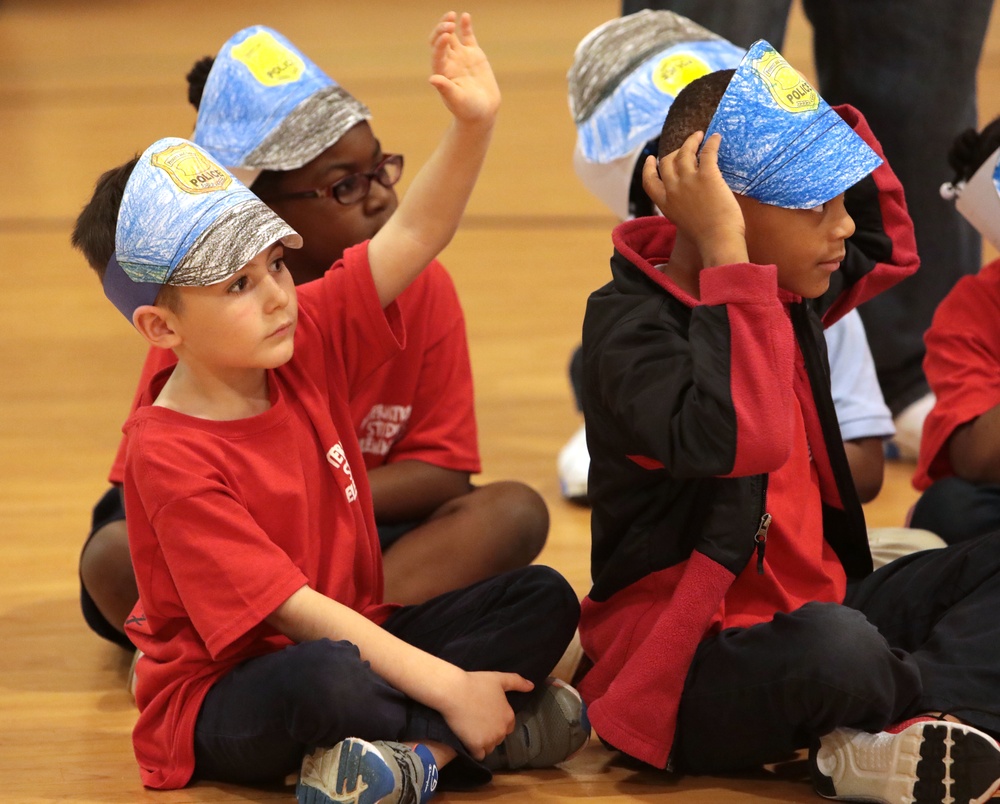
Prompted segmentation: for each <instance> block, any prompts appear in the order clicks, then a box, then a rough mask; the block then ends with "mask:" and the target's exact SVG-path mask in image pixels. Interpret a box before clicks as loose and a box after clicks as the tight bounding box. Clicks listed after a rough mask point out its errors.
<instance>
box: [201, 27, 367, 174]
mask: <svg viewBox="0 0 1000 804" xmlns="http://www.w3.org/2000/svg"><path fill="white" fill-rule="evenodd" d="M370 117H371V113H370V112H369V111H368V107H366V106H365V105H364V104H363V103H361V102H359V101H358V100H357V99H356V98H354V97H353V96H351V95H350V93H348V92H347V91H346V90H345V89H344V88H343V87H341V86H340V85H339V84H337V82H336V81H334V80H333V79H332V78H330V77H329V76H328V75H326V74H325V73H324V72H323V71H322V70H320V69H319V67H317V66H316V65H315V64H313V63H312V62H311V61H310V60H309V59H308V58H307V57H306V56H305V55H304V54H302V53H301V52H300V51H299V50H298V49H297V48H296V47H295V45H293V44H292V43H291V42H289V41H288V40H287V39H286V38H285V37H284V36H282V35H281V34H280V33H278V32H277V31H275V30H272V29H271V28H266V27H264V26H262V25H255V26H252V27H250V28H245V29H244V30H242V31H240V32H239V33H237V34H235V35H234V36H232V37H231V38H230V39H229V41H227V42H226V44H225V45H223V46H222V50H220V51H219V55H218V56H216V58H215V63H214V64H213V65H212V69H211V71H210V72H209V74H208V79H207V80H206V82H205V90H204V92H203V94H202V98H201V103H200V105H199V107H198V120H197V123H196V124H195V130H194V136H193V140H194V141H195V142H196V143H197V144H198V145H200V146H201V147H202V148H204V149H205V150H206V151H208V152H209V153H211V154H214V155H215V157H216V159H218V160H219V161H220V162H222V164H223V165H225V166H226V167H228V168H230V169H239V170H247V171H252V172H253V174H252V175H253V176H255V175H256V173H259V172H260V171H261V170H294V169H295V168H298V167H301V166H302V165H304V164H306V163H307V162H309V161H310V160H312V159H313V158H315V157H316V156H317V155H318V154H320V153H322V152H323V151H324V150H326V149H327V148H329V147H330V146H331V145H333V144H334V143H335V142H337V140H339V139H340V138H341V137H342V136H343V135H344V134H345V133H346V132H347V131H348V130H349V129H350V128H352V127H353V126H355V125H356V124H358V123H360V122H361V121H363V120H368V119H369V118H370ZM245 175H246V174H244V176H245Z"/></svg>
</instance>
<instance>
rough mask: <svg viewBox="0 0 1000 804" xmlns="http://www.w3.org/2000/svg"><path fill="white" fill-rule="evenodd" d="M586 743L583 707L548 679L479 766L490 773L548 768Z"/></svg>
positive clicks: (587, 729)
mask: <svg viewBox="0 0 1000 804" xmlns="http://www.w3.org/2000/svg"><path fill="white" fill-rule="evenodd" d="M589 739H590V721H589V720H587V707H586V705H585V704H584V703H583V699H582V698H581V697H580V693H578V692H577V691H576V690H575V689H573V688H572V687H571V686H570V685H569V684H567V683H566V682H565V681H561V680H559V679H557V678H548V679H546V681H545V683H544V684H543V685H542V686H541V687H539V688H538V689H536V690H534V691H533V692H532V693H530V695H529V700H528V703H527V705H526V706H525V707H524V708H523V709H521V711H520V712H518V713H517V718H516V721H515V724H514V731H512V732H511V733H510V734H508V735H507V737H506V739H504V741H503V742H502V743H500V745H498V746H497V747H496V748H494V749H493V750H492V751H491V752H490V753H489V754H487V756H486V759H484V760H483V764H484V765H486V767H487V768H489V769H490V770H494V771H496V770H519V769H520V768H550V767H552V766H553V765H556V764H558V763H559V762H563V761H565V760H567V759H569V758H570V757H571V756H573V755H574V754H575V753H576V752H577V751H579V750H580V749H581V748H583V746H584V745H586V743H587V740H589Z"/></svg>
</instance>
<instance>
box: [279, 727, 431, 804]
mask: <svg viewBox="0 0 1000 804" xmlns="http://www.w3.org/2000/svg"><path fill="white" fill-rule="evenodd" d="M437 781H438V769H437V765H436V764H435V762H434V758H433V757H432V756H431V753H430V751H428V750H427V748H426V747H425V746H423V745H417V746H416V747H415V748H410V747H409V746H408V745H403V744H402V743H390V742H384V741H382V740H378V741H376V742H373V743H370V742H367V741H365V740H361V739H359V738H357V737H348V738H347V739H346V740H341V741H340V742H339V743H337V744H336V745H335V746H333V747H332V748H317V749H316V750H315V751H313V752H312V753H311V754H307V755H306V757H305V759H303V760H302V770H301V771H300V773H299V783H298V785H296V788H295V796H296V798H297V799H298V802H299V804H423V803H424V802H426V801H428V800H429V799H430V797H431V796H432V795H434V790H435V789H436V788H437Z"/></svg>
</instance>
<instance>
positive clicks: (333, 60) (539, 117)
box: [0, 0, 1000, 804]
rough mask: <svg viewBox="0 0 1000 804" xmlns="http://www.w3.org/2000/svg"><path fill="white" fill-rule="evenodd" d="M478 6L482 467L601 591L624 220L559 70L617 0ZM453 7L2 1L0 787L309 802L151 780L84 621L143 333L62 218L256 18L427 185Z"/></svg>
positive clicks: (567, 794)
mask: <svg viewBox="0 0 1000 804" xmlns="http://www.w3.org/2000/svg"><path fill="white" fill-rule="evenodd" d="M468 7H469V10H471V11H472V12H473V14H474V18H475V23H476V30H477V33H478V35H479V38H480V41H481V42H482V44H483V46H484V48H485V49H486V51H487V53H488V54H489V55H490V57H491V60H492V62H493V65H494V68H495V70H496V73H497V75H498V77H499V80H500V83H501V86H502V88H503V91H504V105H503V109H502V112H501V119H500V123H499V125H498V129H497V134H496V138H495V140H494V143H495V144H494V147H493V150H492V152H491V155H490V158H489V161H488V164H487V167H486V169H485V172H484V174H483V177H482V180H481V182H480V184H479V187H478V188H477V190H476V193H475V195H474V197H473V200H472V203H471V206H470V208H469V212H468V214H467V217H466V220H465V222H464V225H463V227H462V230H461V232H460V234H459V235H458V237H457V238H456V239H455V241H454V243H453V244H452V245H451V246H450V247H449V249H448V251H447V252H446V254H445V255H444V262H445V264H446V265H447V266H448V267H449V269H450V270H451V272H452V274H453V275H454V277H455V281H456V284H457V285H458V288H459V292H460V294H461V297H462V300H463V303H464V307H465V312H466V317H467V319H468V326H469V337H470V342H471V351H472V361H473V369H474V373H475V381H476V390H477V408H478V415H479V424H480V433H481V443H482V453H483V462H484V467H485V472H484V478H485V479H500V478H520V479H523V480H525V481H527V482H529V483H531V484H532V485H534V486H535V487H536V488H537V489H538V490H539V491H540V492H541V493H542V494H543V495H544V496H545V498H546V500H547V501H548V503H549V506H550V510H551V514H552V529H551V534H550V536H549V542H548V546H547V547H546V550H545V552H544V554H543V556H542V559H541V560H542V561H543V562H544V563H548V564H550V565H552V566H554V567H556V568H557V569H559V570H561V571H562V572H563V573H564V574H565V575H566V576H567V577H568V578H569V579H570V581H571V582H572V583H573V585H574V587H575V588H576V589H577V591H578V592H579V593H580V594H581V595H583V594H585V593H586V591H587V588H588V549H589V537H588V513H587V511H586V510H584V509H581V508H578V507H575V506H573V505H570V504H568V503H566V502H564V501H563V500H562V499H561V498H560V496H559V490H558V483H557V480H556V474H555V459H556V454H557V452H558V450H559V448H560V447H561V446H562V445H563V443H564V442H565V441H566V439H567V438H568V437H569V436H570V435H571V434H572V433H573V432H574V431H575V430H576V428H577V426H578V424H579V420H578V418H577V414H576V412H575V410H574V407H573V403H572V399H571V394H570V389H569V384H568V381H567V377H566V365H567V361H568V358H569V355H570V352H571V350H572V348H573V347H574V346H575V344H576V343H577V341H578V339H579V331H580V322H581V318H582V314H583V309H584V303H585V300H586V297H587V294H588V293H589V292H590V291H591V290H593V289H594V288H596V287H598V286H599V285H601V284H603V283H604V282H605V278H606V274H607V258H608V255H609V252H610V246H609V236H608V233H609V231H610V229H611V227H612V225H613V223H614V221H613V220H612V218H611V216H610V214H609V213H607V212H606V211H605V210H604V208H603V207H602V206H601V205H600V203H599V202H597V201H596V200H595V199H593V198H591V197H590V196H589V195H588V194H587V192H586V191H585V190H584V189H583V187H582V186H581V185H580V183H579V182H578V181H577V179H576V177H575V176H574V174H573V171H572V168H571V164H570V154H571V151H572V147H573V140H574V132H573V127H572V123H571V121H570V117H569V112H568V110H567V104H566V82H565V74H566V70H567V68H568V67H569V64H570V62H571V59H572V54H573V50H574V48H575V46H576V43H577V42H578V41H579V40H580V38H581V37H582V36H583V35H584V34H585V33H587V32H588V31H589V30H591V29H592V28H593V27H594V26H596V25H598V24H600V23H601V22H604V21H605V20H607V19H610V18H611V17H613V16H615V15H616V14H617V13H618V9H619V7H618V3H617V2H615V1H614V0H575V1H574V2H570V1H569V0H558V1H557V0H551V1H550V2H529V0H506V2H503V3H500V2H492V3H489V2H486V1H485V0H474V2H470V3H469V4H468ZM445 10H447V7H446V6H444V5H441V4H438V3H429V2H426V0H413V1H412V2H405V3H400V2H388V0H370V1H369V2H366V3H349V2H344V1H341V2H338V1H337V0H326V1H325V2H319V1H318V0H299V2H297V3H285V4H274V3H265V2H260V0H245V1H244V2H239V3H237V2H215V3H209V2H203V1H202V0H199V1H198V2H195V1H194V0H176V1H175V2H171V3H167V2H163V1H162V0H148V1H147V2H142V3H139V2H129V0H90V2H86V3H81V2H72V0H0V74H2V76H3V80H2V81H0V187H2V192H0V254H2V256H3V258H4V263H5V265H4V268H3V271H2V272H0V333H2V338H3V341H2V352H3V356H2V358H0V360H2V362H0V370H2V379H0V456H2V460H0V527H2V536H0V713H2V714H0V800H2V801H16V802H43V801H56V800H58V801H70V802H75V804H85V803H86V802H108V803H111V804H114V803H116V802H147V801H149V802H151V801H155V802H158V804H180V802H193V801H199V802H208V801H212V802H235V801H254V802H265V801H266V802H271V801H274V802H278V801H291V800H292V793H291V791H290V789H288V788H284V787H277V788H273V789H268V790H257V789H247V788H240V787H231V786H225V785H214V784H198V785H195V786H193V787H191V788H188V789H185V790H179V791H172V792H163V793H160V792H151V791H147V790H144V789H143V788H142V787H141V786H140V784H139V777H138V772H137V769H136V767H135V763H134V759H133V757H132V753H131V744H130V738H129V735H130V730H131V726H132V723H133V720H134V717H135V710H134V708H133V704H132V701H131V699H130V697H129V695H128V694H127V692H126V690H125V676H126V672H127V668H128V664H129V658H130V657H129V656H128V655H126V654H125V653H124V652H123V651H121V650H119V649H118V648H116V647H113V646H111V645H109V644H105V643H104V642H102V641H101V640H100V639H98V638H97V637H95V636H94V635H92V634H91V633H90V632H89V630H88V629H87V628H86V627H85V625H84V623H83V621H82V618H81V616H80V613H79V605H78V602H77V595H78V582H77V576H76V562H77V556H78V552H79V548H80V545H81V543H82V540H83V538H84V536H85V534H86V532H87V529H88V522H89V515H90V508H91V506H92V504H93V503H94V501H95V500H96V499H97V497H98V496H99V495H100V494H101V493H102V492H103V490H104V487H105V476H106V472H107V468H108V466H109V464H110V461H111V459H112V456H113V454H114V451H115V446H116V444H117V441H118V436H119V428H120V426H121V423H122V420H123V418H124V416H125V413H126V410H127V407H128V403H129V400H130V399H131V396H132V391H133V386H134V383H135V380H136V376H137V371H138V367H139V364H140V360H141V357H142V354H143V348H142V345H141V343H140V339H139V338H138V337H137V336H136V335H135V334H134V333H133V332H131V331H130V328H129V327H128V326H127V325H126V324H125V323H124V322H123V321H122V320H121V318H120V316H119V315H118V313H117V312H116V311H115V310H114V309H113V308H112V307H111V305H110V304H108V303H107V302H106V301H105V299H104V298H103V295H102V294H101V291H100V288H99V286H98V284H97V282H96V281H95V278H94V277H93V275H92V274H91V272H90V271H89V269H88V268H87V267H86V265H85V264H84V261H83V260H82V258H81V257H80V256H79V255H78V254H76V253H75V252H73V251H71V249H70V247H69V242H68V237H69V231H70V227H71V225H72V221H73V220H74V218H75V216H76V214H77V212H78V211H79V208H80V207H81V205H82V204H83V203H84V201H85V200H86V198H87V197H89V194H90V191H91V188H92V185H93V182H94V180H95V179H96V178H97V176H98V175H99V174H100V173H101V172H102V171H103V170H105V169H107V168H109V167H111V166H113V165H117V164H119V163H121V162H123V161H124V160H125V159H127V158H128V157H130V156H131V155H132V154H133V153H135V152H137V151H141V150H142V149H144V148H145V147H146V145H148V144H149V143H150V142H152V141H153V140H155V139H157V138H159V137H161V136H166V135H180V136H187V135H188V134H189V133H190V131H191V128H192V125H193V120H194V113H193V110H192V109H191V107H190V106H188V104H187V101H186V84H185V81H184V75H185V73H186V72H187V70H188V68H189V67H190V65H191V64H192V63H193V62H194V61H195V60H196V59H197V58H198V57H200V56H202V55H206V54H214V53H215V52H216V51H217V50H218V48H219V46H220V45H221V44H222V43H223V42H224V41H225V40H226V38H228V36H229V35H230V34H232V33H234V32H235V31H237V30H239V29H240V28H242V27H245V26H247V25H250V24H254V23H264V24H268V25H271V26H273V27H275V28H277V29H278V30H280V31H281V32H283V33H284V34H286V35H287V36H288V37H289V38H290V39H291V40H292V41H293V42H295V43H296V44H297V45H298V46H300V47H301V48H302V49H303V50H304V51H305V52H306V53H308V54H309V55H310V57H311V58H312V59H313V60H315V61H316V62H317V63H318V64H319V65H320V66H321V67H322V68H324V69H325V70H326V71H327V72H329V73H330V74H331V75H332V76H334V77H335V78H336V79H337V80H338V81H340V82H341V83H343V84H344V85H345V86H346V87H347V88H348V89H349V90H350V91H352V92H353V93H354V94H356V95H357V96H358V97H360V98H361V99H363V100H364V101H365V102H366V103H368V104H369V105H370V107H371V108H372V111H373V112H374V127H375V130H376V132H377V133H378V135H379V136H380V137H381V139H382V142H383V144H384V145H385V147H386V148H387V150H393V151H402V152H403V153H405V154H406V156H407V159H408V164H409V165H411V166H412V167H411V168H410V170H409V175H410V176H412V175H413V170H414V167H415V166H417V165H419V164H421V163H422V162H423V160H424V158H425V157H426V155H427V154H428V153H429V151H430V149H431V148H432V146H433V144H434V142H435V141H436V138H437V137H438V135H439V133H440V132H441V130H442V129H443V127H444V126H445V124H446V122H447V119H446V114H445V113H444V111H443V109H442V107H441V106H440V104H439V101H438V100H437V98H436V96H435V93H434V92H433V90H432V89H431V88H430V87H429V86H428V85H427V83H426V77H427V74H428V54H427V48H426V44H425V43H426V36H427V33H428V32H429V31H430V29H431V26H432V25H433V23H434V22H435V21H436V19H437V18H438V16H439V15H440V14H441V13H442V12H443V11H445ZM809 39H810V36H809V28H808V25H807V24H806V23H805V22H804V20H803V18H802V16H801V13H800V12H799V11H798V9H796V11H795V14H794V17H793V19H792V23H791V26H790V29H789V35H788V39H787V42H786V45H785V48H784V52H785V55H786V56H787V57H788V59H789V60H790V61H791V62H792V64H794V65H796V66H798V67H800V68H801V69H803V71H804V72H806V73H807V74H811V72H810V71H811V65H810V61H809V52H810V44H809ZM998 50H1000V31H998V29H997V27H996V25H995V24H994V25H993V26H992V27H991V29H990V32H989V35H988V38H987V45H986V51H985V53H984V57H983V62H982V80H981V90H980V92H981V96H982V102H981V115H982V119H983V120H989V119H991V118H992V117H993V116H994V115H995V114H996V113H997V112H998V111H1000V93H997V92H995V91H993V86H995V85H996V81H997V76H998V74H1000V52H998ZM943 156H944V155H942V164H943ZM405 185H406V178H405V177H404V181H403V190H404V192H405ZM909 472H910V467H909V466H906V465H901V464H896V465H891V466H890V467H889V469H888V477H887V482H886V488H885V490H884V491H883V492H882V494H881V496H880V497H879V499H878V500H876V501H875V503H873V504H872V505H870V506H869V507H868V511H869V518H870V522H871V524H874V525H891V524H900V523H901V522H902V518H903V516H904V513H905V511H906V509H907V508H908V507H909V505H910V504H911V503H912V501H913V499H914V497H915V494H914V492H913V491H912V489H911V488H910V486H909ZM803 770H804V768H803V763H802V762H793V763H791V764H789V765H785V766H782V767H779V768H776V769H771V770H769V771H762V772H760V773H758V774H754V775H744V776H739V777H725V778H716V777H706V778H681V777H674V776H670V775H666V774H657V773H653V772H648V773H637V772H634V771H632V770H629V769H627V768H625V767H623V766H621V765H619V764H617V763H616V761H615V760H614V758H613V757H612V756H611V755H610V754H609V753H607V752H606V751H604V750H603V749H602V748H601V747H600V745H599V744H598V743H597V742H596V741H594V742H593V743H592V744H591V745H590V746H589V747H588V748H587V749H586V750H585V751H584V752H583V753H581V754H580V755H578V756H577V757H575V758H574V759H573V760H571V761H570V762H568V763H566V764H565V765H564V766H563V767H562V768H560V769H556V770H550V771H544V772H534V773H522V774H513V775H508V776H505V777H501V778H498V779H497V780H496V781H495V782H494V783H493V784H492V785H491V786H488V787H486V788H484V789H482V790H480V791H477V792H475V793H472V794H462V795H459V794H446V795H442V796H440V798H439V800H440V801H442V802H463V801H474V800H487V801H489V800H495V801H504V802H522V801H539V802H541V801H571V800H577V799H587V800H589V801H593V802H595V804H596V803H599V802H600V803H604V802H625V801H642V802H660V801H668V800H669V801H685V802H712V803H713V804H716V803H718V802H795V801H812V800H818V799H816V798H815V797H814V795H813V793H812V792H811V789H810V787H809V785H808V783H807V782H806V781H805V779H804V777H803Z"/></svg>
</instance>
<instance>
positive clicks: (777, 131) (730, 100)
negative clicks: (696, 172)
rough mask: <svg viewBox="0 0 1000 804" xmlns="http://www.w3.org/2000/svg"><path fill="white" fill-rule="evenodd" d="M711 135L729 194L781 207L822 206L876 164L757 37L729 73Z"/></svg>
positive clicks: (871, 154) (876, 158) (863, 144)
mask: <svg viewBox="0 0 1000 804" xmlns="http://www.w3.org/2000/svg"><path fill="white" fill-rule="evenodd" d="M716 132H719V133H721V134H722V143H721V145H720V147H719V169H720V170H721V171H722V175H723V177H724V178H725V180H726V184H728V185H729V187H730V188H731V189H732V191H733V192H734V193H738V194H740V195H745V196H748V197H749V198H754V199H756V200H757V201H760V202H762V203H765V204H771V205H773V206H778V207H785V208H788V209H808V208H810V207H815V206H819V205H820V204H823V203H826V202H827V201H829V200H830V199H831V198H834V197H835V196H837V195H840V193H842V192H844V191H845V190H846V189H847V188H849V187H851V186H852V185H854V184H857V183H858V182H859V181H861V179H863V178H864V177H865V176H867V175H868V174H869V173H871V172H872V171H873V170H874V169H875V168H877V167H878V166H879V165H880V164H882V160H881V159H880V158H879V156H878V154H876V153H875V152H874V151H873V150H872V149H871V148H870V147H869V146H868V144H867V143H866V142H865V141H864V140H862V139H861V137H859V136H858V135H857V133H855V131H854V130H853V129H852V128H851V127H850V126H849V125H848V124H847V123H845V122H844V121H843V119H841V117H840V115H838V114H837V113H836V112H835V111H834V110H833V109H832V108H830V106H829V104H827V103H826V101H824V100H823V99H822V98H821V97H820V96H819V94H818V93H817V92H816V90H815V89H813V88H812V86H810V84H809V82H808V81H806V80H805V79H804V78H803V77H802V76H801V75H800V74H799V73H798V71H796V70H795V69H794V68H793V67H792V66H791V65H789V64H788V62H786V61H785V60H784V59H783V58H782V57H781V54H779V53H778V51H776V50H775V49H774V48H773V47H771V45H769V44H768V43H767V42H765V41H764V40H763V39H760V40H758V41H756V42H754V44H753V45H751V46H750V50H749V51H747V54H746V56H745V57H744V58H743V61H742V62H740V65H739V67H737V68H736V73H735V74H734V75H733V78H732V81H730V83H729V87H728V89H726V92H725V94H724V95H723V96H722V100H721V101H720V102H719V108H718V109H717V110H716V113H715V116H714V117H713V118H712V122H711V124H710V125H709V127H708V131H706V132H705V139H706V140H707V139H708V138H709V137H710V136H711V135H712V134H714V133H716Z"/></svg>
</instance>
